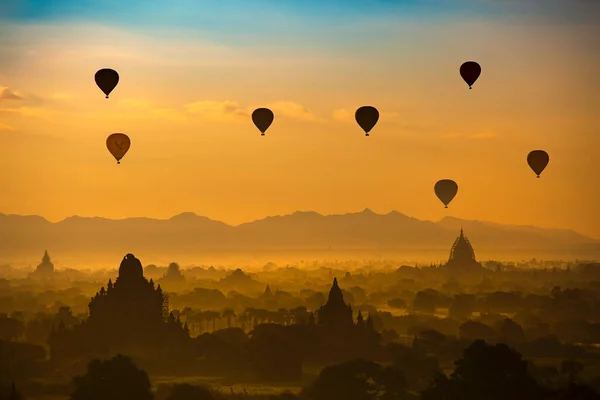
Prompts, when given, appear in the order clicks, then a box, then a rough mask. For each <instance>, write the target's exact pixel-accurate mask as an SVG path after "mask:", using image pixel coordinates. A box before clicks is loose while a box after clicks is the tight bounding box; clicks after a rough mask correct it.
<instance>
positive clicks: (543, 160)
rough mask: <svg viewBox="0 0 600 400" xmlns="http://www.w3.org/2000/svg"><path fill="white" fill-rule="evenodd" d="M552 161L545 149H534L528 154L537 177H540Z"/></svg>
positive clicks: (528, 160)
mask: <svg viewBox="0 0 600 400" xmlns="http://www.w3.org/2000/svg"><path fill="white" fill-rule="evenodd" d="M549 161H550V156H549V155H548V153H546V152H545V151H544V150H533V151H532V152H531V153H529V154H528V155H527V164H529V167H530V168H531V169H532V170H533V172H535V174H536V175H537V177H538V178H539V177H540V174H541V173H542V171H544V169H546V166H547V165H548V162H549Z"/></svg>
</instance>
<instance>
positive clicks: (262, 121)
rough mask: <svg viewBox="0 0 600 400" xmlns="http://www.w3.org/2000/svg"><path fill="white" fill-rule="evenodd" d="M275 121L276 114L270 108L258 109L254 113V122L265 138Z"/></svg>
mask: <svg viewBox="0 0 600 400" xmlns="http://www.w3.org/2000/svg"><path fill="white" fill-rule="evenodd" d="M274 119H275V114H273V111H271V110H269V109H268V108H257V109H256V110H254V111H253V112H252V122H254V125H256V127H257V128H258V130H259V131H260V132H261V135H262V136H264V135H265V132H266V131H267V129H269V127H270V126H271V124H272V123H273V120H274Z"/></svg>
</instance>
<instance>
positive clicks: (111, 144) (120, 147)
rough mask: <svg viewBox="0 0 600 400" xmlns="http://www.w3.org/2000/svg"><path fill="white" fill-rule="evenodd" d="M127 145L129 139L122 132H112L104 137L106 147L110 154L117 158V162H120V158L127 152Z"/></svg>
mask: <svg viewBox="0 0 600 400" xmlns="http://www.w3.org/2000/svg"><path fill="white" fill-rule="evenodd" d="M129 146H131V140H129V136H127V135H126V134H124V133H113V134H112V135H109V136H108V138H107V139H106V147H107V148H108V151H110V154H112V155H113V157H114V158H115V159H116V160H117V164H121V158H123V157H124V156H125V154H127V150H129Z"/></svg>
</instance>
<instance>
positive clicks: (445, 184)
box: [433, 179, 458, 208]
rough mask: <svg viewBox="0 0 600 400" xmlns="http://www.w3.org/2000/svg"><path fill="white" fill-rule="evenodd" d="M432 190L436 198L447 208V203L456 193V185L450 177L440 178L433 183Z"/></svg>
mask: <svg viewBox="0 0 600 400" xmlns="http://www.w3.org/2000/svg"><path fill="white" fill-rule="evenodd" d="M433 190H434V191H435V195H436V196H437V197H438V199H440V200H441V202H442V203H444V206H445V208H448V204H450V202H451V201H452V199H454V197H455V196H456V193H458V185H457V184H456V182H454V181H452V180H450V179H442V180H441V181H438V182H437V183H436V184H435V186H434V188H433Z"/></svg>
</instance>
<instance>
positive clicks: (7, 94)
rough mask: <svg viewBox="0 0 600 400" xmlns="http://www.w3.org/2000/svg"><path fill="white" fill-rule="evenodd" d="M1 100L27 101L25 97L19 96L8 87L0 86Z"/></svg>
mask: <svg viewBox="0 0 600 400" xmlns="http://www.w3.org/2000/svg"><path fill="white" fill-rule="evenodd" d="M0 100H16V101H20V100H25V97H24V96H22V95H20V94H17V93H16V92H15V91H13V90H11V89H9V88H7V87H6V86H0Z"/></svg>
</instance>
